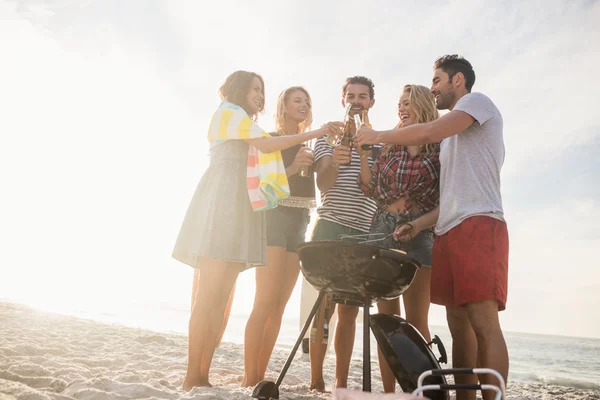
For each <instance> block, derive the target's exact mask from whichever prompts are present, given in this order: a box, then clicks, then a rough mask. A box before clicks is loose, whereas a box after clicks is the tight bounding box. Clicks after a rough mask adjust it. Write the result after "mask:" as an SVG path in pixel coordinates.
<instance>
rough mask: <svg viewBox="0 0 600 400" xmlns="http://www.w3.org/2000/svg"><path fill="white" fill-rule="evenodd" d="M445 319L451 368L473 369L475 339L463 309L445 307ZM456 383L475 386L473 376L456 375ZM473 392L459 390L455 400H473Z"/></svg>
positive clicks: (474, 362)
mask: <svg viewBox="0 0 600 400" xmlns="http://www.w3.org/2000/svg"><path fill="white" fill-rule="evenodd" d="M446 318H447V320H448V327H449V328H450V333H451V335H452V367H453V368H475V367H476V365H477V338H476V337H475V332H474V331H473V328H472V327H471V322H470V321H469V315H468V313H467V309H466V308H465V307H446ZM455 381H456V383H465V384H472V385H475V384H477V377H476V376H474V375H456V376H455ZM475 398H476V393H475V392H474V391H465V390H461V391H458V392H457V393H456V400H475Z"/></svg>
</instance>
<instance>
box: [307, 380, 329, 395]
mask: <svg viewBox="0 0 600 400" xmlns="http://www.w3.org/2000/svg"><path fill="white" fill-rule="evenodd" d="M309 389H310V390H316V391H317V392H319V393H329V392H328V391H326V390H325V382H323V381H318V382H314V383H313V382H311V384H310V388H309Z"/></svg>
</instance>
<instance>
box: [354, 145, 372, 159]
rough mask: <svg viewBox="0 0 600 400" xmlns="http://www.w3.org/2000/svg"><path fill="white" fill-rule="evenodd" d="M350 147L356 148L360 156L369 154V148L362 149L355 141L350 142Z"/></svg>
mask: <svg viewBox="0 0 600 400" xmlns="http://www.w3.org/2000/svg"><path fill="white" fill-rule="evenodd" d="M352 147H354V148H355V149H356V152H357V153H358V155H359V156H360V158H364V157H368V156H370V155H371V149H369V150H364V149H363V148H362V147H361V146H359V145H358V144H356V142H353V143H352Z"/></svg>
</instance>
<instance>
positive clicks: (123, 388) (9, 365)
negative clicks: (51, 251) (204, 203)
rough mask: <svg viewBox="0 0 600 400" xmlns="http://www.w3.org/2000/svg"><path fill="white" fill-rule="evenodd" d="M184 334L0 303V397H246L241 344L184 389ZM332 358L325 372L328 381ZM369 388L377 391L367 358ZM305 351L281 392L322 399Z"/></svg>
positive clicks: (560, 392)
mask: <svg viewBox="0 0 600 400" xmlns="http://www.w3.org/2000/svg"><path fill="white" fill-rule="evenodd" d="M287 356H288V353H287V352H285V351H282V350H275V352H274V353H273V357H272V360H271V363H270V365H269V370H268V372H267V376H268V377H269V378H272V379H275V378H276V377H277V374H278V372H279V370H280V369H281V368H282V367H283V364H284V363H285V360H286V358H287ZM186 360H187V337H186V336H185V335H180V334H166V333H158V332H154V331H149V330H144V329H136V328H129V327H125V326H122V325H119V324H107V323H101V322H96V321H93V320H87V319H81V318H77V317H71V316H65V315H60V314H53V313H49V312H43V311H39V310H36V309H34V308H31V307H28V306H25V305H21V304H17V303H7V302H0V399H5V398H6V399H44V400H45V399H51V400H69V399H85V400H92V399H115V400H124V399H140V398H156V399H163V398H164V399H192V398H202V399H249V398H251V397H250V396H251V393H252V389H251V388H241V387H240V382H241V377H242V375H243V346H242V345H240V344H232V343H223V344H222V345H221V347H220V348H218V349H217V350H216V352H215V357H214V360H213V364H212V369H211V383H212V384H213V385H214V387H213V388H195V389H194V390H192V391H191V392H189V393H186V392H183V391H182V390H181V389H180V388H181V384H182V382H183V376H184V373H185V369H186ZM332 361H333V360H331V359H329V358H328V359H327V360H326V363H325V368H324V369H325V374H326V375H325V378H326V380H327V382H328V383H329V385H328V388H330V385H331V382H332V381H333V370H334V365H333V362H332ZM372 369H373V391H374V392H380V391H382V386H381V381H380V379H379V377H378V373H377V365H376V364H375V363H374V364H372ZM309 373H310V371H309V364H308V357H307V356H306V355H303V354H300V352H298V354H297V355H296V357H295V359H294V362H293V363H292V365H291V368H290V370H289V372H288V374H287V375H286V377H285V379H284V381H283V385H282V388H281V399H328V398H330V395H327V394H318V393H316V392H313V391H309V390H308V384H309V376H310V375H309ZM361 374H362V364H361V362H360V361H359V360H353V361H352V363H351V368H350V376H349V382H350V386H351V388H354V389H360V387H361V376H362V375H361ZM507 398H508V399H523V400H529V399H600V390H597V389H578V388H569V387H565V386H555V385H547V384H542V383H526V382H519V381H512V382H509V386H508V397H507Z"/></svg>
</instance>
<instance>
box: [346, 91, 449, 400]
mask: <svg viewBox="0 0 600 400" xmlns="http://www.w3.org/2000/svg"><path fill="white" fill-rule="evenodd" d="M398 117H399V118H400V121H399V122H398V126H404V127H405V126H408V125H412V124H419V123H425V122H430V121H433V120H435V119H436V118H438V111H437V108H436V104H435V98H434V97H433V95H432V94H431V93H430V91H429V89H428V88H426V87H425V86H421V85H406V86H404V89H403V90H402V96H400V100H399V101H398ZM361 153H362V152H361ZM439 154H440V149H439V144H429V145H424V146H399V145H386V146H384V147H383V148H382V149H381V153H380V155H379V157H378V158H377V160H376V161H375V164H374V165H373V167H372V168H369V165H368V158H367V156H365V157H363V156H362V154H361V163H360V164H361V174H360V176H359V177H358V183H359V185H360V187H361V189H362V190H363V192H364V193H365V195H367V196H369V197H371V198H373V199H374V200H375V202H376V203H377V211H376V213H375V216H374V217H373V222H372V223H371V229H370V233H377V234H380V236H381V237H384V238H385V239H384V240H382V241H381V242H379V245H380V246H382V247H387V248H392V249H400V250H404V251H406V252H407V253H408V255H409V256H411V257H413V258H415V259H416V260H418V261H419V262H420V263H421V265H422V267H423V268H422V269H420V270H419V271H418V272H417V274H416V276H415V279H414V281H413V283H412V284H411V286H410V287H409V288H408V289H407V290H406V292H404V294H403V296H402V297H403V299H404V300H403V301H404V309H405V310H406V320H407V321H408V322H409V323H411V324H412V325H413V326H415V328H417V329H418V330H419V332H421V334H422V335H423V336H424V337H425V339H426V340H427V341H428V342H429V341H431V336H430V334H429V327H428V321H427V315H428V314H429V304H430V299H429V283H430V279H431V251H432V248H433V231H432V229H431V228H430V226H432V225H435V221H436V220H437V215H438V213H439V198H440V189H439V178H440V160H439ZM424 227H427V228H424ZM395 232H396V234H395ZM378 237H379V236H378ZM377 308H378V310H379V312H383V313H392V314H397V315H400V300H399V299H394V300H380V301H379V302H378V303H377ZM379 367H380V369H381V378H382V381H383V387H384V390H385V392H393V391H394V390H395V383H396V380H395V378H394V375H393V374H392V371H391V369H390V367H389V366H388V365H387V362H386V361H385V358H384V357H383V356H382V354H381V352H379Z"/></svg>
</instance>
